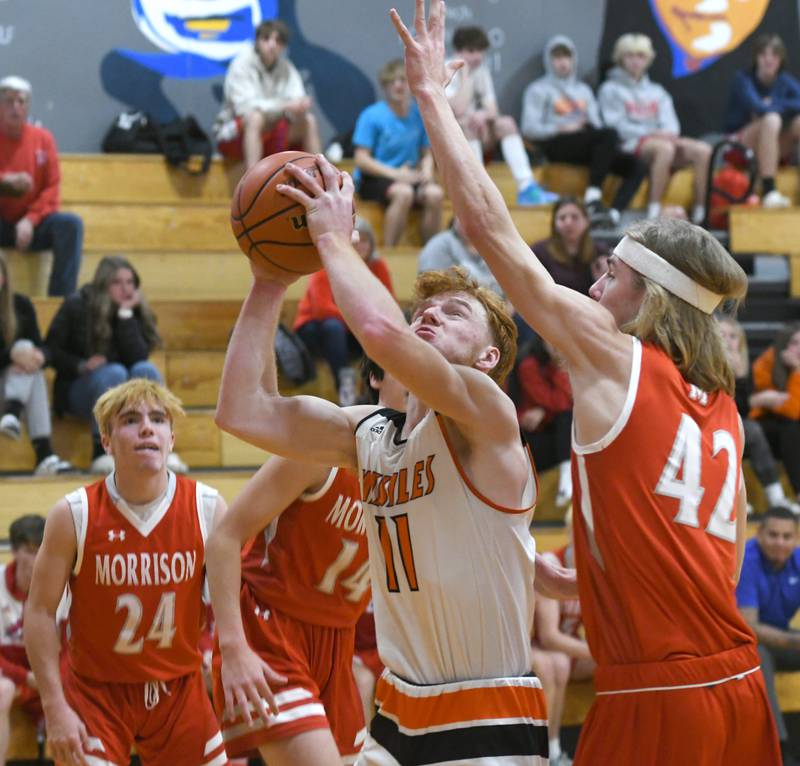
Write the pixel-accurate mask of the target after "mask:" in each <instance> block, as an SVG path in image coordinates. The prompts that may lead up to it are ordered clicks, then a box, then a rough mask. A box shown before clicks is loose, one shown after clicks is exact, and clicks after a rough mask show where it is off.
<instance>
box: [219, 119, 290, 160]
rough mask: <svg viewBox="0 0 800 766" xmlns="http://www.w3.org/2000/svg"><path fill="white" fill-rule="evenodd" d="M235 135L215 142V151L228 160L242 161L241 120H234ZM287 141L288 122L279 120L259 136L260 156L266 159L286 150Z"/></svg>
mask: <svg viewBox="0 0 800 766" xmlns="http://www.w3.org/2000/svg"><path fill="white" fill-rule="evenodd" d="M236 130H237V134H236V136H235V137H234V138H231V139H228V140H227V141H217V149H218V150H219V153H220V154H221V155H222V156H223V157H227V158H228V159H230V160H240V159H242V157H243V156H244V155H243V151H242V118H241V117H237V118H236ZM288 141H289V121H288V120H285V119H283V118H281V119H280V120H278V121H277V122H276V123H275V124H274V125H273V126H272V127H271V128H270V129H269V130H265V131H264V132H263V133H262V134H261V156H262V157H266V156H268V155H270V154H275V153H276V152H282V151H284V149H286V147H287V144H288Z"/></svg>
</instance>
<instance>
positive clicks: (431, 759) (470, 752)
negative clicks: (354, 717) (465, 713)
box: [369, 713, 548, 766]
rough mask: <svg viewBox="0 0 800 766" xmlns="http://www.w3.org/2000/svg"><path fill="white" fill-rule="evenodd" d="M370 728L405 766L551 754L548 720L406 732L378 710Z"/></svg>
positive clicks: (380, 741) (373, 734)
mask: <svg viewBox="0 0 800 766" xmlns="http://www.w3.org/2000/svg"><path fill="white" fill-rule="evenodd" d="M369 730H370V734H371V735H372V738H373V739H374V740H375V741H376V742H377V743H378V744H379V745H381V746H382V747H383V748H385V749H386V750H388V751H389V753H391V754H392V756H393V757H394V758H395V759H396V760H397V761H398V762H399V763H400V764H401V766H424V764H427V763H439V762H441V761H455V760H459V759H460V760H467V759H469V758H491V757H493V756H494V757H500V756H504V755H506V756H508V755H512V756H513V755H520V756H524V755H530V756H533V755H538V756H541V757H542V758H547V757H548V740H547V725H546V724H542V725H539V726H537V725H534V724H528V723H510V724H491V725H487V726H469V727H467V728H463V729H448V730H447V731H437V732H429V733H428V734H416V735H414V736H410V735H408V734H403V733H402V732H401V731H400V730H399V729H398V727H397V724H396V723H395V722H394V721H392V720H391V719H389V718H386V717H385V716H383V715H381V714H380V713H377V714H376V715H375V717H374V718H373V719H372V723H371V724H370V727H369Z"/></svg>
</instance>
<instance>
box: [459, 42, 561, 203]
mask: <svg viewBox="0 0 800 766" xmlns="http://www.w3.org/2000/svg"><path fill="white" fill-rule="evenodd" d="M488 48H489V38H488V37H487V36H486V32H484V31H483V29H481V27H459V28H458V29H456V30H455V32H453V49H454V53H455V58H456V59H461V60H462V61H463V62H464V66H463V67H462V68H461V69H459V70H458V71H457V72H456V73H455V75H454V76H453V79H452V80H451V81H450V84H449V85H448V86H447V89H446V93H447V100H448V101H449V102H450V106H451V107H453V112H454V113H455V116H456V119H457V120H458V123H459V125H461V128H462V130H463V131H464V135H466V137H467V139H468V140H469V144H470V146H471V147H472V150H473V151H474V152H475V155H476V156H477V157H478V159H479V160H480V161H481V162H483V156H484V153H485V152H493V151H494V150H495V149H496V148H497V146H499V147H500V152H501V154H502V155H503V159H504V160H505V162H506V165H508V168H509V170H510V171H511V175H513V176H514V181H515V182H516V184H517V204H518V205H543V204H547V203H549V202H553V201H555V200H556V199H557V195H555V194H553V193H552V192H549V191H547V190H546V189H543V188H542V187H541V186H540V185H539V184H537V183H536V181H535V180H534V177H533V170H532V169H531V163H530V160H529V159H528V153H527V152H526V151H525V144H524V143H523V142H522V136H520V134H519V128H517V123H516V122H515V121H514V118H513V117H511V116H509V115H507V114H500V113H499V110H498V108H497V97H496V96H495V92H494V83H493V82H492V73H491V72H490V71H489V67H488V66H487V65H486V63H485V62H484V54H485V53H486V51H487V50H488Z"/></svg>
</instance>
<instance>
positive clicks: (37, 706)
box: [14, 684, 44, 724]
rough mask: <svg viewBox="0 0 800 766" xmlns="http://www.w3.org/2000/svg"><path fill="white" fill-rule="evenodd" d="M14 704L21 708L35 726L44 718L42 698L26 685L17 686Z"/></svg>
mask: <svg viewBox="0 0 800 766" xmlns="http://www.w3.org/2000/svg"><path fill="white" fill-rule="evenodd" d="M14 704H15V705H18V706H19V707H21V708H22V709H23V710H24V711H25V713H26V714H27V715H28V717H29V718H30V719H31V721H33V722H34V723H35V724H38V723H39V722H40V721H41V720H42V719H43V718H44V711H43V710H42V698H41V697H40V696H39V692H38V691H36V689H31V687H30V686H28V685H27V684H19V685H18V686H17V696H16V697H14Z"/></svg>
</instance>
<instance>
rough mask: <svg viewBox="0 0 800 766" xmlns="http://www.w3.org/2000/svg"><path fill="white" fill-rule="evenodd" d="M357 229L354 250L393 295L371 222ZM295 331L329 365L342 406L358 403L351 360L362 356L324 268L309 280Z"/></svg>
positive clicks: (358, 221)
mask: <svg viewBox="0 0 800 766" xmlns="http://www.w3.org/2000/svg"><path fill="white" fill-rule="evenodd" d="M355 230H356V231H357V232H358V234H359V240H358V242H357V243H356V244H355V245H354V247H355V248H356V250H358V252H359V254H360V255H361V257H362V258H363V259H364V261H365V262H366V264H367V265H368V266H369V268H370V271H371V272H372V273H373V274H374V275H375V276H376V277H377V278H378V279H380V281H381V282H383V284H384V285H385V286H386V289H387V290H388V291H389V292H390V293H392V295H394V289H393V287H392V277H391V275H390V274H389V268H388V267H387V265H386V261H384V260H383V258H381V257H380V255H379V254H378V253H377V252H376V250H375V232H374V231H373V230H372V226H370V224H369V221H367V220H366V219H364V218H360V217H359V218H357V219H356V226H355ZM294 331H295V332H296V333H297V334H298V335H299V336H300V338H301V340H302V341H303V343H305V344H306V346H307V347H308V350H309V351H310V352H311V353H312V354H314V356H317V357H322V358H323V359H324V360H325V361H326V362H327V363H328V366H329V367H330V368H331V373H332V375H333V380H334V383H335V385H336V387H337V392H338V396H339V404H340V405H342V406H343V407H349V406H351V405H353V404H355V403H356V400H357V398H358V386H357V375H356V372H355V370H354V369H353V368H352V367H351V366H350V360H351V358H353V357H355V356H357V355H359V354H360V353H361V347H360V346H359V345H358V341H357V340H356V338H355V336H354V335H353V333H352V332H350V330H349V328H348V327H347V325H346V324H345V321H344V317H343V316H342V312H341V311H339V309H338V307H337V306H336V302H335V301H334V298H333V291H332V290H331V284H330V281H329V280H328V274H327V272H326V271H325V270H324V269H321V270H320V271H317V272H315V273H314V274H312V275H311V277H310V278H309V280H308V285H307V287H306V292H305V294H304V295H303V297H302V298H301V299H300V304H299V306H298V307H297V316H296V317H295V320H294Z"/></svg>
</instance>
